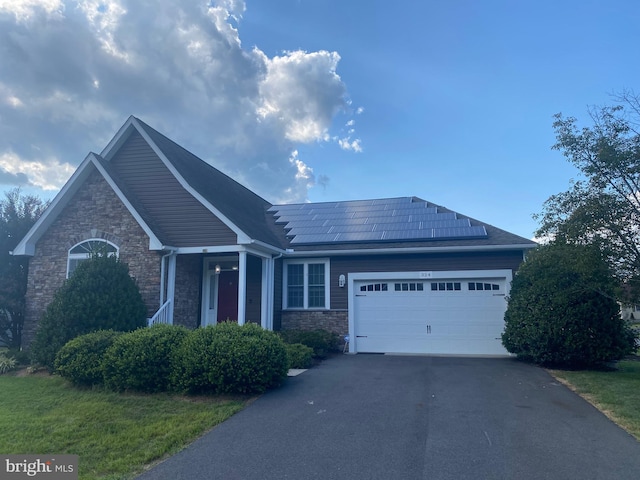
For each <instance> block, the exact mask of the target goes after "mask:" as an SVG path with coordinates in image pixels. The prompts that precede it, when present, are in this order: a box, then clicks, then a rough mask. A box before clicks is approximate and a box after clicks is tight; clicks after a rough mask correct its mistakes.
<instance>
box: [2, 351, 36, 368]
mask: <svg viewBox="0 0 640 480" xmlns="http://www.w3.org/2000/svg"><path fill="white" fill-rule="evenodd" d="M6 356H7V357H9V358H13V359H15V361H16V364H17V365H29V363H30V362H31V356H30V355H29V352H26V351H24V350H16V349H13V348H10V349H9V350H7V352H6Z"/></svg>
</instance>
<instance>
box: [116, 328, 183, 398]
mask: <svg viewBox="0 0 640 480" xmlns="http://www.w3.org/2000/svg"><path fill="white" fill-rule="evenodd" d="M189 333H190V332H189V330H187V329H186V328H185V327H181V326H176V325H162V324H160V325H153V326H152V327H150V328H141V329H139V330H135V331H133V332H129V333H126V334H123V335H121V336H120V337H118V338H117V339H116V340H115V341H114V342H113V345H111V347H109V349H108V350H107V351H106V352H105V355H104V360H103V375H104V383H105V385H106V386H107V387H108V388H110V389H112V390H115V391H124V390H135V391H139V392H148V393H154V392H163V391H167V390H169V389H170V386H171V385H170V378H171V374H172V372H173V370H174V368H175V365H174V359H175V352H176V350H177V349H178V348H180V345H181V343H182V342H183V340H184V339H185V338H187V337H188V335H189Z"/></svg>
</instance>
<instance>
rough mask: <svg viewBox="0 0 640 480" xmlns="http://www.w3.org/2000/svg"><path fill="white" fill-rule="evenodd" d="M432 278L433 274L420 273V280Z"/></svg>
mask: <svg viewBox="0 0 640 480" xmlns="http://www.w3.org/2000/svg"><path fill="white" fill-rule="evenodd" d="M432 276H433V272H420V278H431V277H432Z"/></svg>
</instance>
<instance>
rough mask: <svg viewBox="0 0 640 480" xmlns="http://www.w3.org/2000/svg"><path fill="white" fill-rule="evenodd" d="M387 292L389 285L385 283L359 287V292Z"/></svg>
mask: <svg viewBox="0 0 640 480" xmlns="http://www.w3.org/2000/svg"><path fill="white" fill-rule="evenodd" d="M388 290H389V285H388V284H386V283H369V284H368V285H361V286H360V291H361V292H386V291H388Z"/></svg>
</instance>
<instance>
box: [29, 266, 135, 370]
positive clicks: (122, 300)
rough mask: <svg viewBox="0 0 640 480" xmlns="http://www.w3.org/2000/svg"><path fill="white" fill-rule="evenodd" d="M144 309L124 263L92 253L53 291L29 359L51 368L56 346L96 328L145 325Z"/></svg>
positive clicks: (120, 329) (124, 327) (116, 328)
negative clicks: (51, 299)
mask: <svg viewBox="0 0 640 480" xmlns="http://www.w3.org/2000/svg"><path fill="white" fill-rule="evenodd" d="M146 315H147V309H146V306H145V304H144V301H143V300H142V297H141V295H140V291H139V290H138V287H137V285H136V284H135V282H134V280H133V279H132V278H131V277H130V276H129V269H128V267H127V265H126V264H124V263H122V262H120V261H119V260H118V259H116V258H115V257H108V256H95V257H93V258H91V259H88V260H85V261H84V262H81V263H80V264H79V265H78V267H77V268H76V269H75V271H74V273H73V274H72V275H71V277H70V278H69V279H68V280H67V281H66V282H65V283H64V284H63V286H62V287H61V288H60V289H59V290H58V291H57V292H56V294H55V296H54V298H53V301H52V302H51V303H50V304H49V306H48V307H47V310H46V312H45V314H44V315H43V317H42V319H41V321H40V325H39V327H38V331H37V333H36V338H35V340H34V342H33V344H32V345H31V351H32V360H33V361H34V363H36V364H40V365H44V366H47V367H48V368H49V369H53V366H54V360H55V356H56V354H57V353H58V350H60V348H62V346H63V345H64V344H65V343H67V342H68V341H69V340H71V339H72V338H75V337H77V336H79V335H82V334H85V333H89V332H94V331H97V330H117V331H131V330H135V329H136V328H139V327H143V326H145V325H146Z"/></svg>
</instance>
